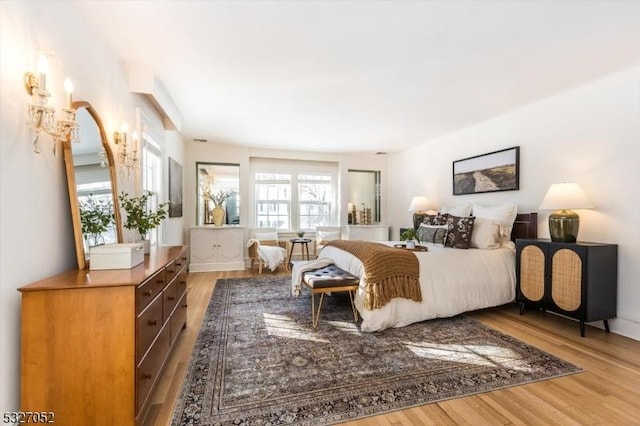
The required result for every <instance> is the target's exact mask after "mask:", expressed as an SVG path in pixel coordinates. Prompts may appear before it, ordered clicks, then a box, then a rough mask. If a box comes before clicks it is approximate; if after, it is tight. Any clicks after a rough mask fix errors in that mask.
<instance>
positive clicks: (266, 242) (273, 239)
mask: <svg viewBox="0 0 640 426" xmlns="http://www.w3.org/2000/svg"><path fill="white" fill-rule="evenodd" d="M260 246H267V247H274V248H275V247H277V248H278V249H279V250H280V254H281V256H279V259H281V260H279V261H278V265H277V266H280V265H281V264H284V267H285V270H288V267H287V265H286V259H287V242H286V241H279V240H278V232H277V230H276V228H253V229H252V230H251V232H250V236H249V245H248V251H249V258H250V259H251V269H253V265H254V263H256V262H257V263H258V274H262V267H263V266H266V265H267V264H268V261H267V259H266V258H265V257H264V256H261V254H260V250H258V248H259V247H260ZM277 266H276V267H277Z"/></svg>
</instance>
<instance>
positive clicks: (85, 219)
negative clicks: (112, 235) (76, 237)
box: [79, 193, 115, 245]
mask: <svg viewBox="0 0 640 426" xmlns="http://www.w3.org/2000/svg"><path fill="white" fill-rule="evenodd" d="M79 205H80V223H81V225H82V234H83V235H84V236H85V238H91V240H92V243H93V245H98V244H99V243H100V241H101V240H102V234H103V233H105V232H107V230H108V229H109V226H110V225H111V224H112V223H114V221H115V216H114V214H113V203H112V202H111V200H110V199H104V198H94V196H93V194H91V193H90V194H89V196H88V197H87V198H86V199H84V200H80V201H79ZM103 242H104V241H103Z"/></svg>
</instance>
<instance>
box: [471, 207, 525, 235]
mask: <svg viewBox="0 0 640 426" xmlns="http://www.w3.org/2000/svg"><path fill="white" fill-rule="evenodd" d="M517 214H518V205H517V204H515V203H502V204H498V205H495V206H483V205H480V204H474V205H473V215H474V216H475V217H477V218H482V219H490V220H492V221H493V222H494V223H496V224H498V226H499V229H498V233H497V237H496V241H497V242H498V243H500V244H503V243H505V242H508V241H509V240H510V239H511V230H512V229H513V222H514V221H515V220H516V215H517Z"/></svg>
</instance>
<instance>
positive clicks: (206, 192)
mask: <svg viewBox="0 0 640 426" xmlns="http://www.w3.org/2000/svg"><path fill="white" fill-rule="evenodd" d="M234 195H236V191H234V190H232V189H231V190H226V191H225V190H222V189H221V190H220V191H218V193H217V194H213V193H212V192H211V188H208V187H203V188H202V196H203V197H204V198H207V199H209V200H211V201H212V202H213V204H214V205H215V206H216V207H222V203H224V202H225V201H227V198H229V197H233V196H234Z"/></svg>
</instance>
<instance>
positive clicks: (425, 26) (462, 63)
mask: <svg viewBox="0 0 640 426" xmlns="http://www.w3.org/2000/svg"><path fill="white" fill-rule="evenodd" d="M76 4H77V6H78V7H79V8H81V10H82V12H83V13H86V15H87V16H88V17H89V19H91V20H92V21H93V22H94V24H95V26H96V27H97V28H98V30H99V31H100V32H101V33H103V34H104V36H105V37H106V38H107V40H108V42H109V43H110V44H111V45H112V47H113V49H114V51H115V52H116V55H118V56H119V57H121V59H122V60H123V61H124V62H125V63H128V64H130V65H131V66H133V67H135V68H139V69H146V70H150V71H152V72H153V73H154V74H155V76H156V77H157V78H158V79H160V80H161V81H162V83H163V84H164V85H165V87H166V89H167V91H168V92H169V94H170V96H171V97H172V98H173V100H174V102H175V104H176V105H177V107H178V109H179V111H180V113H181V114H182V116H183V118H184V121H183V127H182V131H183V133H184V135H185V137H186V138H204V139H208V140H209V141H217V142H224V143H232V144H239V145H246V146H252V147H261V148H280V149H294V150H313V151H328V152H376V151H386V152H394V151H398V150H401V149H403V148H406V147H408V146H412V145H416V144H420V143H424V142H426V141H428V140H430V139H432V138H434V137H437V136H440V135H443V134H446V133H448V132H452V131H455V130H457V129H460V128H463V127H467V126H469V125H472V124H474V123H476V122H479V121H482V120H485V119H487V118H490V117H492V116H495V115H498V114H501V113H503V112H506V111H508V110H510V109H513V108H517V107H519V106H522V105H525V104H527V103H531V102H533V101H535V100H537V99H540V98H544V97H547V96H549V95H552V94H554V93H557V92H559V91H563V90H566V89H568V88H571V87H573V86H576V85H579V84H581V83H584V82H586V81H589V80H591V79H594V78H598V77H600V76H602V75H605V74H607V73H610V72H613V71H615V70H617V69H621V68H625V67H628V66H632V65H636V64H638V63H640V1H524V0H521V1H517V0H513V1H506V0H501V1H483V0H480V1H461V0H459V1H422V2H421V1H352V2H347V1H344V2H343V1H276V2H272V1H233V2H228V1H164V2H160V1H109V2H93V1H92V2H77V3H76Z"/></svg>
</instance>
